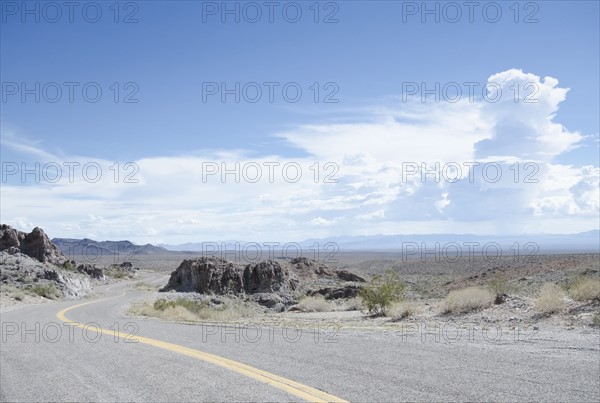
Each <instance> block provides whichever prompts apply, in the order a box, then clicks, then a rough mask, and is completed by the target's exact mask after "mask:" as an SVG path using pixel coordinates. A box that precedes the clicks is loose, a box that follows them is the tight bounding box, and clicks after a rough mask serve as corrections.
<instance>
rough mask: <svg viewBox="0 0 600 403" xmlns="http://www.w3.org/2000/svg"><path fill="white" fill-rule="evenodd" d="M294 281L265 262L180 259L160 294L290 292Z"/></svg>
mask: <svg viewBox="0 0 600 403" xmlns="http://www.w3.org/2000/svg"><path fill="white" fill-rule="evenodd" d="M296 285H297V280H295V279H294V278H292V277H291V276H290V273H289V271H288V270H287V269H286V268H283V267H282V266H281V265H280V264H279V262H275V261H271V260H266V261H264V262H260V263H251V264H248V265H246V266H241V265H237V264H234V263H232V262H229V261H227V260H225V259H221V258H218V257H201V258H198V259H188V260H184V261H183V262H182V263H181V264H180V265H179V267H178V268H177V270H175V271H174V272H172V273H171V278H170V279H169V282H168V283H167V285H166V286H165V287H164V288H163V289H161V291H170V290H175V291H181V292H190V291H196V292H199V293H202V294H217V295H223V294H241V293H246V294H258V293H281V294H286V293H290V292H292V291H293V290H294V289H295V288H296Z"/></svg>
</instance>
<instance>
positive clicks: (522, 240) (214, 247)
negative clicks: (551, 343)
mask: <svg viewBox="0 0 600 403" xmlns="http://www.w3.org/2000/svg"><path fill="white" fill-rule="evenodd" d="M52 242H53V243H54V244H55V245H56V246H58V247H59V248H60V249H61V251H62V252H63V254H64V255H65V256H68V257H69V256H70V257H71V258H72V259H75V260H77V259H78V258H81V257H86V258H88V259H92V258H94V257H95V256H98V254H99V255H100V256H103V257H110V256H118V257H119V258H120V259H121V260H127V257H128V256H131V257H133V256H134V255H138V256H139V255H165V254H179V253H183V252H190V253H194V252H203V251H204V252H207V253H211V252H217V253H218V252H219V251H223V250H231V251H235V250H238V251H239V250H240V249H243V248H244V247H245V246H248V247H249V245H250V244H251V243H253V242H248V241H236V240H225V241H215V242H196V243H191V242H188V243H184V244H178V245H167V244H160V245H158V246H155V245H151V244H146V245H136V244H134V243H132V242H130V241H94V240H92V239H87V238H86V239H69V238H54V239H52ZM494 243H495V244H498V245H500V246H501V248H502V249H503V250H504V253H506V251H507V250H508V249H510V250H511V251H512V250H514V251H516V250H518V251H519V253H521V254H527V253H531V252H533V253H539V252H596V253H600V231H598V230H594V231H588V232H581V233H578V234H572V235H557V234H539V235H523V236H493V235H489V236H482V235H469V234H460V235H458V234H430V235H368V236H342V237H330V238H321V239H316V238H315V239H307V240H305V241H302V242H297V243H296V245H299V246H300V247H301V248H302V250H303V251H305V252H307V251H310V250H313V249H316V248H318V249H319V250H320V251H324V252H327V251H334V249H333V248H334V247H335V248H336V249H335V251H336V252H337V251H338V250H339V251H395V252H405V253H413V254H414V253H415V250H416V251H420V250H421V249H423V250H435V248H444V247H447V248H448V252H449V253H453V252H454V251H455V247H456V245H458V246H459V247H460V248H462V249H463V250H465V248H469V247H471V248H473V250H475V251H479V250H481V249H482V248H483V247H485V246H486V245H492V244H494ZM256 244H258V247H260V248H262V249H263V250H265V248H272V246H268V244H266V243H262V242H256ZM290 244H291V243H290ZM436 244H437V245H436ZM285 245H286V243H285V242H280V243H279V245H278V246H277V247H275V248H274V249H275V250H276V251H281V248H282V247H284V246H285ZM332 245H333V246H332ZM248 250H249V252H250V253H251V252H252V248H251V247H249V248H248Z"/></svg>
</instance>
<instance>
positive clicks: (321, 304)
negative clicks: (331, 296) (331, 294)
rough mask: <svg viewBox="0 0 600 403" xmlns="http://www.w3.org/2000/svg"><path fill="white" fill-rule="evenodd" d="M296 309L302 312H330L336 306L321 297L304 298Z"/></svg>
mask: <svg viewBox="0 0 600 403" xmlns="http://www.w3.org/2000/svg"><path fill="white" fill-rule="evenodd" d="M296 307H297V308H298V309H299V310H301V311H304V312H331V311H335V310H336V305H335V304H333V303H331V302H329V301H327V300H325V298H323V296H321V295H318V296H312V297H304V298H302V299H301V300H300V301H298V304H297V305H296Z"/></svg>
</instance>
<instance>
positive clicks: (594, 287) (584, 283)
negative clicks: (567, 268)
mask: <svg viewBox="0 0 600 403" xmlns="http://www.w3.org/2000/svg"><path fill="white" fill-rule="evenodd" d="M567 292H568V293H569V296H571V298H573V299H574V300H575V301H591V300H594V299H598V300H600V278H598V277H595V278H592V277H585V276H580V277H578V278H577V279H575V281H574V282H573V283H572V284H570V285H569V286H568V288H567Z"/></svg>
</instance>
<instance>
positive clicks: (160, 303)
mask: <svg viewBox="0 0 600 403" xmlns="http://www.w3.org/2000/svg"><path fill="white" fill-rule="evenodd" d="M153 307H154V309H156V310H157V311H164V310H165V309H167V308H174V307H175V301H169V300H166V299H164V298H159V299H157V300H156V301H154V304H153Z"/></svg>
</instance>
